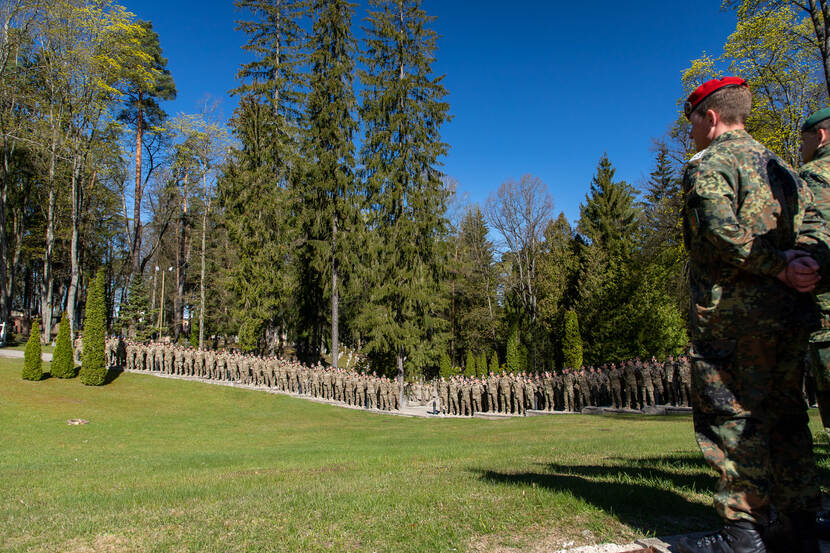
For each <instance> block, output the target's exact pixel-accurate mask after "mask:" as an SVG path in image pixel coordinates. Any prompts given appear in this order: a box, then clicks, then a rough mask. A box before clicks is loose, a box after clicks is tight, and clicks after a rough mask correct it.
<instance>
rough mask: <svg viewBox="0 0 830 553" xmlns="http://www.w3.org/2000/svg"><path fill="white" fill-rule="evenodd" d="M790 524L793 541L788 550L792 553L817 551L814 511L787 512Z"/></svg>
mask: <svg viewBox="0 0 830 553" xmlns="http://www.w3.org/2000/svg"><path fill="white" fill-rule="evenodd" d="M787 518H789V519H790V525H791V526H792V531H793V533H792V536H793V543H792V546H791V547H790V548H789V549H788V551H792V552H793V553H819V549H818V533H817V529H818V524H817V518H818V517H817V516H816V513H813V512H811V511H799V512H797V513H787Z"/></svg>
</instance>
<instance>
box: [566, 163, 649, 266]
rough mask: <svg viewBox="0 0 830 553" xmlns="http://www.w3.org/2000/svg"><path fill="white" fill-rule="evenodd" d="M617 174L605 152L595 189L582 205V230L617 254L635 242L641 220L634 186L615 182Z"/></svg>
mask: <svg viewBox="0 0 830 553" xmlns="http://www.w3.org/2000/svg"><path fill="white" fill-rule="evenodd" d="M615 173H616V169H614V166H613V165H611V162H610V161H609V159H608V156H607V155H603V156H602V158H600V160H599V164H598V165H597V174H596V175H595V176H594V178H593V180H592V181H591V190H590V192H589V193H588V194H587V195H586V196H585V203H584V204H582V205H581V206H580V207H579V215H580V219H579V232H580V233H581V234H583V235H584V236H587V237H588V238H589V239H590V240H591V242H594V243H597V244H598V245H600V246H602V247H603V248H605V249H607V250H608V251H609V252H613V253H617V252H620V251H621V250H623V249H625V245H629V246H630V245H631V242H632V239H633V236H634V231H635V229H636V227H637V223H638V219H639V213H638V211H637V209H636V206H635V205H634V190H633V188H631V186H629V185H628V184H627V183H626V182H625V181H615V180H614V174H615Z"/></svg>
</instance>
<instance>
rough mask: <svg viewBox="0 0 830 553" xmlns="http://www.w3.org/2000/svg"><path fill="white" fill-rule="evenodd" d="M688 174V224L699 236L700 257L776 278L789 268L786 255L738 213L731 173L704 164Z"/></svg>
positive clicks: (696, 254)
mask: <svg viewBox="0 0 830 553" xmlns="http://www.w3.org/2000/svg"><path fill="white" fill-rule="evenodd" d="M692 171H693V172H692V174H691V175H688V177H689V185H688V193H687V196H686V210H685V216H686V218H687V221H686V225H687V226H688V228H690V229H691V230H692V232H693V233H694V234H696V235H697V236H696V238H697V239H696V240H694V241H693V244H696V245H697V247H696V248H695V249H697V250H699V251H690V252H689V253H690V254H692V255H694V256H696V257H698V258H708V259H709V260H710V261H714V262H719V263H726V264H729V265H732V266H735V267H737V268H739V269H741V270H744V271H747V272H750V273H756V274H763V275H770V276H775V275H777V274H778V273H780V272H781V271H782V270H784V269H785V268H786V266H787V259H786V256H785V254H784V252H782V251H780V250H778V249H777V248H776V247H774V246H773V245H772V244H771V243H770V242H769V241H767V240H766V239H764V237H763V236H755V235H753V233H752V231H751V229H750V228H749V227H746V226H744V225H742V224H741V222H740V220H739V219H738V217H737V214H736V213H735V209H734V206H735V205H736V203H737V202H736V201H735V183H734V182H733V177H732V175H731V174H730V172H728V171H727V170H724V169H719V168H714V169H707V168H705V165H703V164H701V165H700V166H697V167H696V168H694V169H692Z"/></svg>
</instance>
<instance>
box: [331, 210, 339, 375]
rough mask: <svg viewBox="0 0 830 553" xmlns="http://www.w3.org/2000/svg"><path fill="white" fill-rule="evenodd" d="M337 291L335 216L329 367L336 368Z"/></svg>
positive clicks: (332, 246) (335, 220) (334, 225)
mask: <svg viewBox="0 0 830 553" xmlns="http://www.w3.org/2000/svg"><path fill="white" fill-rule="evenodd" d="M339 302H340V298H339V290H338V289H337V215H335V216H334V217H333V218H332V220H331V366H332V367H334V368H335V369H336V368H337V356H338V354H339V352H340V337H339V333H340V329H339V328H338V323H339V320H338V316H339V313H338V309H339V307H340V306H339Z"/></svg>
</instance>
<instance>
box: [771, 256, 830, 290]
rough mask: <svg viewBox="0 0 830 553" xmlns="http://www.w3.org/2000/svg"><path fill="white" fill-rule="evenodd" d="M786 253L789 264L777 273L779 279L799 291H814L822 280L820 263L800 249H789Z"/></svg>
mask: <svg viewBox="0 0 830 553" xmlns="http://www.w3.org/2000/svg"><path fill="white" fill-rule="evenodd" d="M786 254H787V261H788V262H789V264H788V265H787V268H786V269H785V270H783V271H781V272H780V273H779V274H778V275H777V277H778V279H779V280H781V281H782V282H783V283H784V284H786V285H787V286H790V287H792V288H794V289H795V290H797V291H798V292H811V291H813V289H814V288H815V287H816V284H818V282H819V280H821V277H820V276H819V274H818V269H819V266H818V263H817V262H816V261H815V259H813V258H812V257H810V256H808V255H806V254H804V252H799V251H798V250H788V251H787V252H786Z"/></svg>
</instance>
